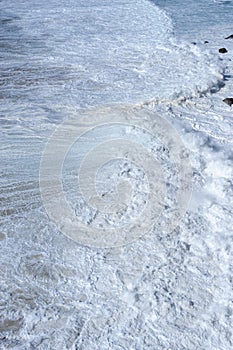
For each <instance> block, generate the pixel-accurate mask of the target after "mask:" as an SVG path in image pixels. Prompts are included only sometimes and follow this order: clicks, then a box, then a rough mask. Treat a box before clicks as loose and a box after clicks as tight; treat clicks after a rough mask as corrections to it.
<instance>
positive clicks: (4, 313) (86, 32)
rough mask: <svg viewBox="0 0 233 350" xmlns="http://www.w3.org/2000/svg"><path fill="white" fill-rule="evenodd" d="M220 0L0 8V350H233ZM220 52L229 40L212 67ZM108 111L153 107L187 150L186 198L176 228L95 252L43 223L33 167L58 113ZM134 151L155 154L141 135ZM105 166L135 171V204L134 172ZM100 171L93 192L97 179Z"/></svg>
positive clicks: (226, 6)
mask: <svg viewBox="0 0 233 350" xmlns="http://www.w3.org/2000/svg"><path fill="white" fill-rule="evenodd" d="M232 6H233V5H232V1H214V0H208V1H207V2H204V1H195V2H191V3H190V2H187V1H186V2H184V1H183V2H179V1H172V0H171V1H159V0H158V1H146V0H141V1H131V0H129V1H126V0H121V1H120V0H114V1H112V2H109V1H105V0H101V1H99V0H91V1H89V2H88V3H87V2H86V1H82V0H78V1H56V0H53V1H50V2H48V1H40V2H36V1H33V0H30V1H21V0H19V1H11V2H8V1H5V0H3V1H1V2H0V9H1V11H0V23H1V26H0V38H1V44H0V45H1V46H0V48H1V50H0V60H1V63H0V64H1V76H0V79H1V92H0V101H1V108H0V110H1V112H0V113H1V116H0V118H1V119H0V125H1V177H0V183H1V201H0V203H1V204H0V207H1V231H0V244H1V256H0V260H1V264H0V275H1V283H0V310H1V312H0V348H1V349H34V348H36V349H37V348H38V349H61V350H63V349H85V350H86V349H91V350H94V349H100V348H101V349H106V350H107V349H116V350H117V349H140V350H141V349H189V350H190V349H213V348H214V349H230V348H231V347H232V334H231V329H232V301H231V288H232V282H231V276H232V270H231V269H232V266H231V257H232V236H231V231H232V152H231V142H232V119H231V118H232V117H231V110H230V107H229V106H227V105H226V106H225V105H224V103H223V102H222V99H223V98H224V97H229V96H228V94H229V93H230V91H231V87H232V83H231V74H232V70H231V69H232V68H231V67H232V65H231V63H230V59H231V57H230V55H229V54H230V53H232V52H233V51H230V50H232V49H231V47H232V46H231V44H230V43H229V44H226V43H228V42H229V41H228V42H227V41H224V40H225V39H224V37H226V36H228V35H230V34H232V33H231V21H232V11H233V9H232ZM162 8H163V9H162ZM164 9H165V10H166V11H167V12H164ZM214 31H215V32H214ZM205 41H208V43H206V44H204V42H205ZM219 45H228V46H229V47H228V50H229V52H228V53H227V56H226V58H224V60H223V57H219V55H218V52H217V47H218V46H219ZM219 47H220V46H219ZM224 84H225V86H224ZM116 106H117V108H122V106H123V108H125V109H126V110H128V109H129V110H130V109H131V108H139V109H140V113H141V112H142V111H143V110H145V111H146V112H145V113H148V112H149V113H155V116H156V115H157V114H159V115H160V116H162V117H163V118H165V119H166V120H167V121H169V122H170V123H171V125H173V126H174V127H175V128H176V130H177V131H178V132H179V134H180V137H181V138H182V140H183V142H184V144H185V146H186V148H187V150H189V152H190V159H191V165H192V169H193V194H192V199H191V202H190V205H189V207H187V214H186V215H184V217H183V218H182V220H181V222H180V224H179V226H178V227H177V228H176V229H175V231H174V232H173V233H172V234H170V233H164V232H162V230H159V229H158V228H157V229H154V230H152V231H151V232H150V233H149V234H148V235H145V236H144V237H143V238H141V239H139V240H137V241H136V242H135V243H133V244H130V245H127V246H123V247H115V248H112V249H93V248H90V247H88V246H80V245H79V244H78V243H76V242H73V241H71V240H70V239H69V238H67V237H66V236H64V235H63V234H62V233H61V232H60V230H58V228H57V227H56V225H55V224H54V222H53V221H52V220H50V218H49V216H48V214H47V213H46V211H45V209H44V205H43V202H42V198H41V195H40V187H39V168H40V161H41V157H42V155H43V151H44V149H45V146H46V143H47V141H48V140H49V137H51V135H52V133H53V132H54V130H55V128H56V127H57V126H58V125H60V123H62V122H64V120H66V119H67V118H68V120H69V118H74V117H76V116H77V120H78V118H79V116H80V113H83V112H86V111H92V108H94V110H96V108H97V111H98V108H100V109H101V108H103V107H104V108H107V111H109V110H112V108H115V107H116ZM228 107H229V108H228ZM101 111H102V109H101ZM107 113H108V112H106V114H107ZM109 115H111V114H110V113H109ZM145 115H146V114H145ZM91 116H92V114H91V112H90V118H91ZM135 130H136V131H135ZM114 133H115V131H114V130H112V131H109V129H108V135H110V136H111V137H112V135H113V134H114ZM120 133H121V134H122V131H120ZM124 133H129V134H132V133H135V134H136V135H137V136H136V137H137V138H139V136H138V135H141V134H139V133H138V132H137V129H134V130H132V129H130V128H129V129H128V130H126V131H125V130H124ZM118 134H119V130H118ZM118 136H119V135H118ZM114 137H115V136H114ZM142 137H144V136H142ZM65 138H66V135H64V139H65ZM90 139H91V136H90V137H89V138H87V141H86V142H87V144H89V142H90ZM95 139H97V140H98V139H99V140H102V141H103V140H105V135H104V136H103V135H102V134H101V133H100V134H98V131H97V134H95ZM95 142H96V141H95ZM95 142H94V144H95ZM146 145H147V147H149V150H150V151H151V152H152V153H153V150H154V149H155V152H157V153H158V152H160V151H161V147H159V146H158V145H157V144H154V143H153V140H152V141H151V142H150V140H148V141H147V144H146ZM85 147H86V146H85V145H84V150H85V149H87V148H85ZM82 152H84V151H82ZM165 153H166V152H165ZM160 157H161V158H162V159H163V162H164V164H165V166H166V163H167V158H166V157H167V156H166V155H165V154H162V155H161V153H160ZM68 158H69V157H68ZM70 158H71V160H72V155H71V156H70ZM71 165H72V162H70V163H68V166H67V172H68V175H69V176H70V175H71V181H70V182H68V183H67V182H65V184H64V190H67V191H68V192H69V191H70V192H73V191H71V190H70V184H72V186H73V187H74V186H75V177H72V175H73V173H72V168H71ZM111 167H112V165H111V166H110V170H111V169H112V172H113V173H114V172H116V169H119V168H120V169H121V171H122V172H124V173H126V174H129V173H131V174H132V175H130V176H131V177H128V180H129V179H130V182H131V185H133V189H134V190H135V188H136V189H137V188H138V187H140V186H141V187H142V190H141V194H140V195H141V197H140V198H141V199H142V201H143V200H144V197H143V193H144V192H143V191H144V187H143V186H146V184H145V183H144V182H143V181H144V180H143V179H144V174H143V172H141V173H139V172H138V170H137V169H135V168H133V167H132V164H131V165H130V164H124V163H120V164H117V166H116V167H115V168H114V166H113V167H112V168H111ZM166 169H167V170H168V172H170V173H169V174H170V175H168V176H170V177H174V178H175V177H176V172H175V171H173V172H172V170H171V169H172V168H171V166H167V167H166ZM104 171H105V170H104ZM98 176H99V175H98ZM127 176H128V175H127ZM106 178H107V179H108V180H107V181H106V183H104V190H106V189H109V187H111V180H112V178H111V177H109V170H108V172H107V175H106ZM140 183H142V184H141V185H140ZM73 187H72V188H73ZM110 189H111V188H110ZM70 196H71V197H72V193H71V194H70ZM72 198H73V197H72ZM78 198H79V197H78ZM135 198H136V199H138V198H139V197H135ZM138 203H139V204H138ZM140 203H141V202H140V201H138V200H137V201H136V202H135V203H134V205H135V206H136V205H140ZM135 206H134V208H135ZM80 207H81V208H80ZM76 210H77V211H78V213H79V215H81V219H82V220H83V222H84V223H88V222H90V218H91V220H92V219H93V217H95V215H94V214H95V213H94V212H93V211H91V209H90V208H88V207H87V208H86V207H85V203H83V202H82V201H81V199H80V198H79V201H78V203H77V207H76ZM126 214H127V213H126ZM131 214H132V213H131ZM111 219H112V218H111ZM102 224H103V223H102Z"/></svg>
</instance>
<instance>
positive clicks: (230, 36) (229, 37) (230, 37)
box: [225, 34, 233, 39]
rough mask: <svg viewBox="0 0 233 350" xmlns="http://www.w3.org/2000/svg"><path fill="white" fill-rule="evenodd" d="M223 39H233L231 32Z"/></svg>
mask: <svg viewBox="0 0 233 350" xmlns="http://www.w3.org/2000/svg"><path fill="white" fill-rule="evenodd" d="M225 39H233V34H231V35H229V36H228V37H226V38H225Z"/></svg>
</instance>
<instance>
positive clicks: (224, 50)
mask: <svg viewBox="0 0 233 350" xmlns="http://www.w3.org/2000/svg"><path fill="white" fill-rule="evenodd" d="M218 51H219V52H220V53H226V52H227V49H225V47H222V48H221V49H219V50H218Z"/></svg>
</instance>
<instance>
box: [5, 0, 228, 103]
mask: <svg viewBox="0 0 233 350" xmlns="http://www.w3.org/2000/svg"><path fill="white" fill-rule="evenodd" d="M8 7H9V6H7V7H6V9H7V8H8ZM14 7H15V9H14V10H16V9H17V13H18V14H19V17H20V16H22V19H21V20H20V19H19V20H18V23H19V24H20V25H21V28H20V30H19V32H21V40H25V41H28V40H31V41H32V42H31V44H30V47H29V48H28V51H29V52H30V55H31V56H30V57H31V59H30V63H28V64H27V68H28V69H30V70H31V73H30V81H32V80H33V78H34V79H36V78H37V77H36V74H38V66H39V67H40V69H41V74H42V75H41V79H40V81H39V82H37V86H34V87H35V92H36V95H37V99H41V101H43V100H44V99H45V96H47V97H48V98H49V99H50V101H51V102H52V101H54V100H56V99H57V95H58V94H61V93H62V94H63V102H64V103H65V102H66V100H67V99H68V100H69V104H73V105H75V106H82V107H83V106H87V105H100V104H106V103H114V102H117V103H142V102H144V101H149V100H170V99H176V98H182V97H190V96H196V95H198V94H200V93H202V92H206V91H207V90H208V89H210V88H211V87H212V86H213V85H214V84H217V83H218V81H219V80H221V79H222V76H221V67H220V64H219V62H218V61H217V59H215V58H214V56H213V55H210V54H209V53H208V52H206V50H204V49H203V50H200V49H199V48H197V47H195V46H194V45H192V44H187V43H181V42H177V41H176V40H175V38H174V36H173V26H172V23H171V20H170V18H169V17H167V15H166V14H165V12H164V11H162V10H160V9H159V8H158V7H156V6H155V5H154V4H152V3H151V2H149V1H146V0H143V1H139V0H136V1H135V0H134V1H133V0H130V1H126V0H121V1H118V0H114V1H111V2H109V1H103V0H95V1H90V2H88V4H87V3H86V2H84V1H78V2H77V1H75V2H74V1H70V2H66V3H65V2H61V4H59V5H58V4H57V2H56V1H53V2H52V3H48V2H47V1H42V2H40V6H32V7H31V6H27V2H23V1H19V2H17V4H14ZM3 8H4V5H3ZM20 18H21V17H20ZM24 37H25V39H24ZM37 38H40V44H39V45H40V48H39V50H38V47H34V45H35V44H36V45H37V43H36V39H37ZM34 40H35V43H34ZM24 45H25V43H24ZM20 61H21V58H19V62H20ZM6 66H9V63H7V64H6ZM35 67H36V74H34V71H35ZM54 75H55V77H58V79H57V80H58V81H56V80H55V81H54ZM65 75H66V76H67V77H66V80H65V81H63V82H62V81H61V80H60V79H61V78H60V79H59V77H64V76H65ZM21 78H22V77H21ZM59 80H60V83H59ZM54 83H55V84H54ZM32 84H33V82H32ZM33 85H34V84H33ZM30 98H33V97H32V96H30Z"/></svg>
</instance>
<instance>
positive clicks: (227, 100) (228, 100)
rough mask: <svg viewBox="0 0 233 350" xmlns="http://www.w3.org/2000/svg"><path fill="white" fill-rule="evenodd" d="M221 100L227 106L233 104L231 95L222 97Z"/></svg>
mask: <svg viewBox="0 0 233 350" xmlns="http://www.w3.org/2000/svg"><path fill="white" fill-rule="evenodd" d="M223 102H225V103H227V104H228V105H229V106H231V105H233V98H232V97H228V98H224V100H223Z"/></svg>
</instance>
